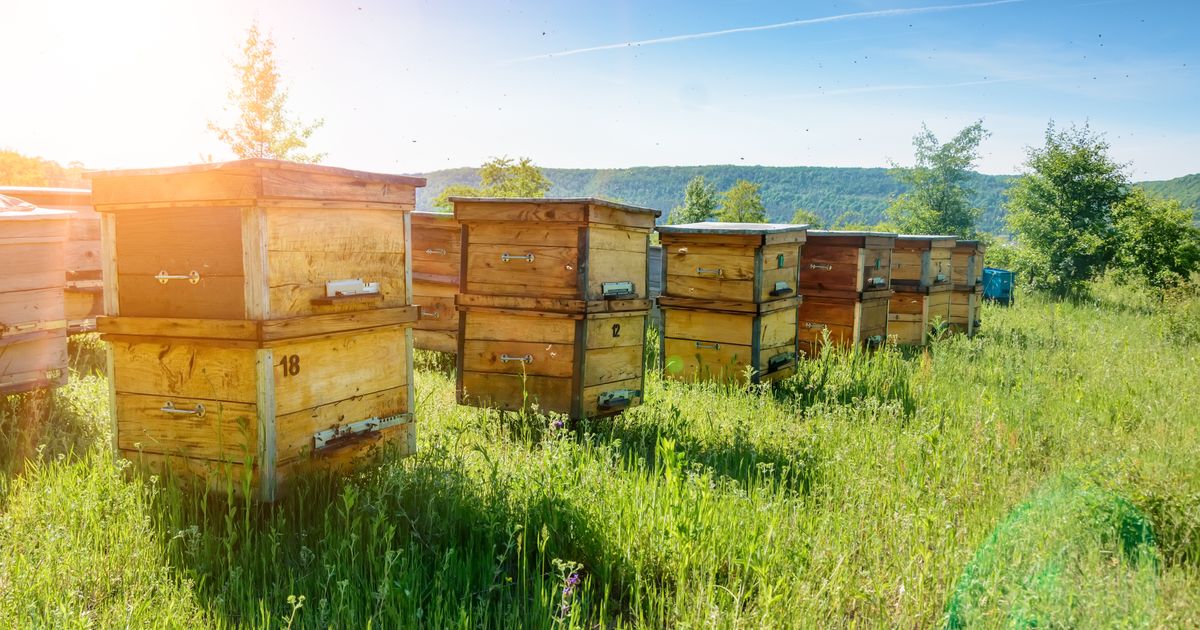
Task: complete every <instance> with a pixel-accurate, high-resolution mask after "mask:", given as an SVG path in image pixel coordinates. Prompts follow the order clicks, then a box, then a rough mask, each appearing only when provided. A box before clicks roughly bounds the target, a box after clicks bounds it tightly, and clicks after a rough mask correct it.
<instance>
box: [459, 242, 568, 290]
mask: <svg viewBox="0 0 1200 630" xmlns="http://www.w3.org/2000/svg"><path fill="white" fill-rule="evenodd" d="M463 258H464V260H465V262H464V264H465V265H466V268H465V269H464V270H463V276H464V277H465V278H466V285H465V286H464V287H463V292H464V293H473V294H484V295H514V296H522V297H536V296H540V297H565V298H572V297H578V296H579V293H580V285H579V276H580V272H579V248H578V241H577V242H576V244H575V246H572V247H556V246H545V245H523V244H517V245H494V244H488V243H480V244H475V243H474V242H471V243H468V245H467V251H466V252H465V254H464V256H463Z"/></svg>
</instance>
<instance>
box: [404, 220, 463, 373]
mask: <svg viewBox="0 0 1200 630" xmlns="http://www.w3.org/2000/svg"><path fill="white" fill-rule="evenodd" d="M411 216H412V243H413V246H412V278H413V301H414V302H415V303H416V304H417V305H418V306H419V307H420V309H421V320H420V321H418V322H417V324H416V326H415V329H414V330H413V344H414V345H415V346H416V347H418V348H420V349H422V350H435V351H437V352H450V353H454V352H458V310H457V309H456V308H455V306H454V296H456V295H458V281H459V275H460V272H461V264H462V254H461V249H460V247H459V242H460V241H461V239H462V228H461V227H460V226H459V225H458V221H456V220H454V215H453V214H451V213H449V212H414V213H412V215H411Z"/></svg>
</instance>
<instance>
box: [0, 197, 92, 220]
mask: <svg viewBox="0 0 1200 630" xmlns="http://www.w3.org/2000/svg"><path fill="white" fill-rule="evenodd" d="M73 214H75V213H74V212H72V211H70V210H55V209H52V208H39V207H38V206H35V205H33V204H31V203H29V202H28V201H22V200H20V199H17V198H16V197H9V196H7V195H0V221H46V220H57V219H67V218H70V217H71V215H73Z"/></svg>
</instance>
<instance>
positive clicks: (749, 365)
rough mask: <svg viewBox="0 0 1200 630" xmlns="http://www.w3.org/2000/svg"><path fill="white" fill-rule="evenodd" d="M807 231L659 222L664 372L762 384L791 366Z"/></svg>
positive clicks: (790, 227) (789, 371)
mask: <svg viewBox="0 0 1200 630" xmlns="http://www.w3.org/2000/svg"><path fill="white" fill-rule="evenodd" d="M807 230H808V228H807V226H804V225H779V224H764V223H692V224H686V225H666V226H661V227H659V228H658V231H659V234H660V240H661V241H662V248H663V289H662V296H661V297H660V298H659V299H658V305H659V308H660V309H661V310H662V313H663V353H662V367H663V373H664V374H665V375H666V376H668V377H671V378H677V379H683V380H691V379H702V380H719V381H725V382H736V383H759V382H769V381H774V380H778V379H781V378H785V377H787V376H788V375H790V374H792V373H793V372H794V371H795V363H796V359H797V356H798V354H797V352H798V348H797V345H796V339H797V337H796V333H797V331H796V318H797V309H798V307H799V305H800V302H801V300H800V297H799V296H798V293H797V291H798V288H799V280H800V275H801V274H800V253H801V249H802V247H803V245H804V242H805V235H806V233H807Z"/></svg>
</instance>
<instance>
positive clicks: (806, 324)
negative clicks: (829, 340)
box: [804, 322, 826, 330]
mask: <svg viewBox="0 0 1200 630" xmlns="http://www.w3.org/2000/svg"><path fill="white" fill-rule="evenodd" d="M804 327H805V328H807V329H809V330H813V329H817V330H825V328H826V326H825V324H819V323H817V322H804Z"/></svg>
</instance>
